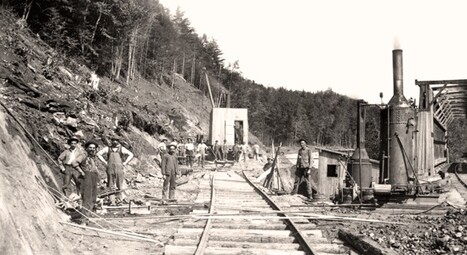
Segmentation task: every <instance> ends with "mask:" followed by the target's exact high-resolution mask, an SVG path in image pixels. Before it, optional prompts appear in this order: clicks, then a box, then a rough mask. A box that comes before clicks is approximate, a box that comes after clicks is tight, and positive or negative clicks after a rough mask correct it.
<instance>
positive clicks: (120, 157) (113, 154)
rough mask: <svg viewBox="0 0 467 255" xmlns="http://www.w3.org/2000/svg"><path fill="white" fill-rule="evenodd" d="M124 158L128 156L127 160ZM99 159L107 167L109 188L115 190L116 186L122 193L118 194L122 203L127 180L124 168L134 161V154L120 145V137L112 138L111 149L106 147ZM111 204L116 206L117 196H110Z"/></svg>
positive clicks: (99, 153)
mask: <svg viewBox="0 0 467 255" xmlns="http://www.w3.org/2000/svg"><path fill="white" fill-rule="evenodd" d="M104 155H107V160H106V159H104ZM124 156H127V157H126V160H124ZM97 157H98V158H99V159H100V160H101V161H102V162H103V163H104V164H105V165H107V171H106V172H107V187H108V188H114V187H115V185H116V186H117V189H118V190H119V191H120V192H118V193H117V199H118V200H119V202H121V197H122V194H121V190H122V188H123V187H122V185H123V181H124V180H125V179H124V177H123V167H124V166H126V165H127V164H128V162H130V160H132V159H133V157H134V155H133V153H131V151H129V150H128V149H126V148H125V147H123V146H122V145H121V144H120V139H119V138H118V137H112V140H111V145H110V147H109V146H106V147H105V148H103V149H102V150H100V151H99V152H98V153H97ZM110 204H111V205H116V204H115V195H113V194H112V195H110Z"/></svg>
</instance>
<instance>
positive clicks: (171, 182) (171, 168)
mask: <svg viewBox="0 0 467 255" xmlns="http://www.w3.org/2000/svg"><path fill="white" fill-rule="evenodd" d="M168 149H169V151H168V153H166V154H164V157H163V159H162V167H161V170H162V177H163V178H164V186H163V188H162V199H167V190H168V191H169V197H168V198H169V200H175V187H176V183H175V180H176V178H177V175H178V174H179V170H178V159H177V155H176V154H175V150H176V149H177V146H175V145H173V144H171V145H169V146H168Z"/></svg>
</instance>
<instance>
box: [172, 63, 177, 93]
mask: <svg viewBox="0 0 467 255" xmlns="http://www.w3.org/2000/svg"><path fill="white" fill-rule="evenodd" d="M176 71H177V59H176V58H174V65H173V69H172V84H171V87H172V90H173V89H174V83H175V72H176Z"/></svg>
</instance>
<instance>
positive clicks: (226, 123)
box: [209, 108, 248, 145]
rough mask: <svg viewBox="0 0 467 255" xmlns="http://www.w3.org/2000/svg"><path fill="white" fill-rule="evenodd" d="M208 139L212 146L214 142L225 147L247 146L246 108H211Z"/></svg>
mask: <svg viewBox="0 0 467 255" xmlns="http://www.w3.org/2000/svg"><path fill="white" fill-rule="evenodd" d="M209 139H210V142H211V143H212V144H213V143H214V142H215V141H216V140H218V141H219V143H221V144H222V143H223V141H224V139H225V140H227V145H234V144H235V142H238V143H239V144H242V143H244V144H248V109H246V108H213V109H212V112H211V125H210V130H209Z"/></svg>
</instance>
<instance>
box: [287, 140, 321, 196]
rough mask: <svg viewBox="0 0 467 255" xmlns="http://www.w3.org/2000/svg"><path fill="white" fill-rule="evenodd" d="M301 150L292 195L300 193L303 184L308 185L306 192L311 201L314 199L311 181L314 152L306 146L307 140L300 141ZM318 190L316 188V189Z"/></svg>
mask: <svg viewBox="0 0 467 255" xmlns="http://www.w3.org/2000/svg"><path fill="white" fill-rule="evenodd" d="M298 142H299V143H300V149H299V150H298V156H297V165H296V171H295V181H294V188H293V191H292V194H297V193H299V187H300V186H302V184H303V183H305V185H306V191H305V192H304V193H305V194H303V195H306V196H308V198H309V199H313V197H312V196H313V195H312V193H313V190H312V189H313V186H314V185H313V184H314V183H312V180H311V169H312V166H313V152H312V150H311V148H309V147H308V146H307V144H306V140H305V139H300V140H299V141H298ZM315 188H316V187H315Z"/></svg>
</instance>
